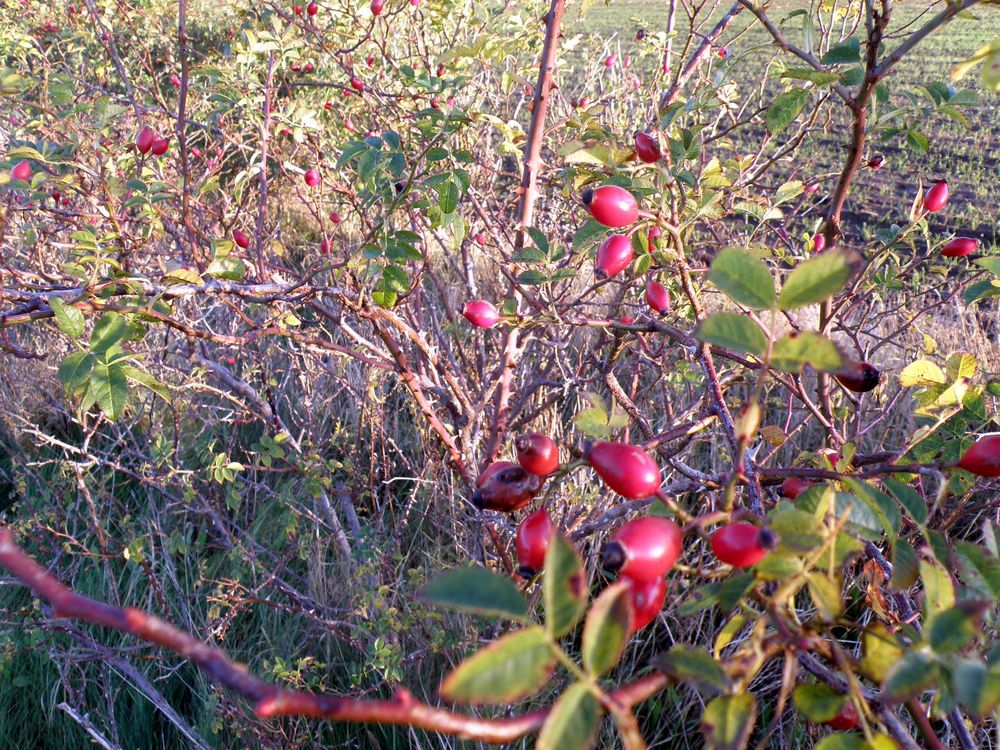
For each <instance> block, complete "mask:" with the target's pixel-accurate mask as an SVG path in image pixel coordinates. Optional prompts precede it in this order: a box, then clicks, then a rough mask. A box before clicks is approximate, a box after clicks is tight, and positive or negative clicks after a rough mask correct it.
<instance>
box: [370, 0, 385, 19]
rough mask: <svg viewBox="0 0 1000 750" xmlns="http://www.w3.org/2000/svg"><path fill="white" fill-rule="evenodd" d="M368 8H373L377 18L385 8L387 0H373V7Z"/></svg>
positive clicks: (373, 13)
mask: <svg viewBox="0 0 1000 750" xmlns="http://www.w3.org/2000/svg"><path fill="white" fill-rule="evenodd" d="M368 7H369V8H371V11H372V15H373V16H377V15H379V14H380V13H381V12H382V10H383V8H385V0H372V2H371V5H369V6H368Z"/></svg>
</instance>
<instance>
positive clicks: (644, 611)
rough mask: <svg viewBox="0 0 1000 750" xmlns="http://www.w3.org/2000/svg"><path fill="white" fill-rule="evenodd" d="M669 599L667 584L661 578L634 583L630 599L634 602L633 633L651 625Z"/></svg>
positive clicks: (632, 583)
mask: <svg viewBox="0 0 1000 750" xmlns="http://www.w3.org/2000/svg"><path fill="white" fill-rule="evenodd" d="M666 598H667V582H666V581H664V580H663V578H662V577H660V578H653V579H651V580H649V581H634V580H633V581H632V582H631V586H630V587H629V599H630V601H631V602H632V632H633V633H637V632H638V631H640V630H642V629H643V628H644V627H646V626H647V625H649V623H651V622H652V621H653V620H655V619H656V616H657V615H658V614H659V613H660V610H661V609H663V602H664V601H665V600H666Z"/></svg>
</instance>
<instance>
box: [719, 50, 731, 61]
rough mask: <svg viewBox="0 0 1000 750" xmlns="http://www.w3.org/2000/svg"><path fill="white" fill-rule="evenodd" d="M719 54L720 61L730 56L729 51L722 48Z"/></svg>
mask: <svg viewBox="0 0 1000 750" xmlns="http://www.w3.org/2000/svg"><path fill="white" fill-rule="evenodd" d="M717 54H718V55H719V59H721V60H725V59H726V58H727V57H728V56H729V50H728V49H726V48H725V47H720V48H719V52H718V53H717Z"/></svg>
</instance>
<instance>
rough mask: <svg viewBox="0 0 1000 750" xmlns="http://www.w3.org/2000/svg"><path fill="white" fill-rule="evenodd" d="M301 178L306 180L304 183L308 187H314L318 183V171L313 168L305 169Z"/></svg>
mask: <svg viewBox="0 0 1000 750" xmlns="http://www.w3.org/2000/svg"><path fill="white" fill-rule="evenodd" d="M302 179H303V180H305V181H306V185H308V186H309V187H316V186H317V185H319V172H317V171H316V170H315V169H307V170H306V173H305V174H304V175H303V176H302Z"/></svg>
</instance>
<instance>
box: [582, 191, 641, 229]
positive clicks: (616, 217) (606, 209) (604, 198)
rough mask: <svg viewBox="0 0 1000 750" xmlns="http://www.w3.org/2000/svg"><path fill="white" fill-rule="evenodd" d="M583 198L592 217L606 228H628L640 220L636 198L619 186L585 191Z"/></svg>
mask: <svg viewBox="0 0 1000 750" xmlns="http://www.w3.org/2000/svg"><path fill="white" fill-rule="evenodd" d="M581 197H582V198H583V204H584V205H585V206H586V207H587V209H588V210H589V211H590V215H591V216H593V217H594V219H596V220H597V221H598V222H600V223H601V224H603V225H604V226H606V227H626V226H628V225H629V224H631V223H633V222H634V221H635V220H636V219H638V218H639V205H638V204H637V203H636V200H635V196H633V195H632V193H630V192H629V191H628V190H626V189H625V188H623V187H619V186H618V185H601V186H600V187H599V188H596V189H594V190H589V189H588V190H584V191H583V195H582V196H581Z"/></svg>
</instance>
